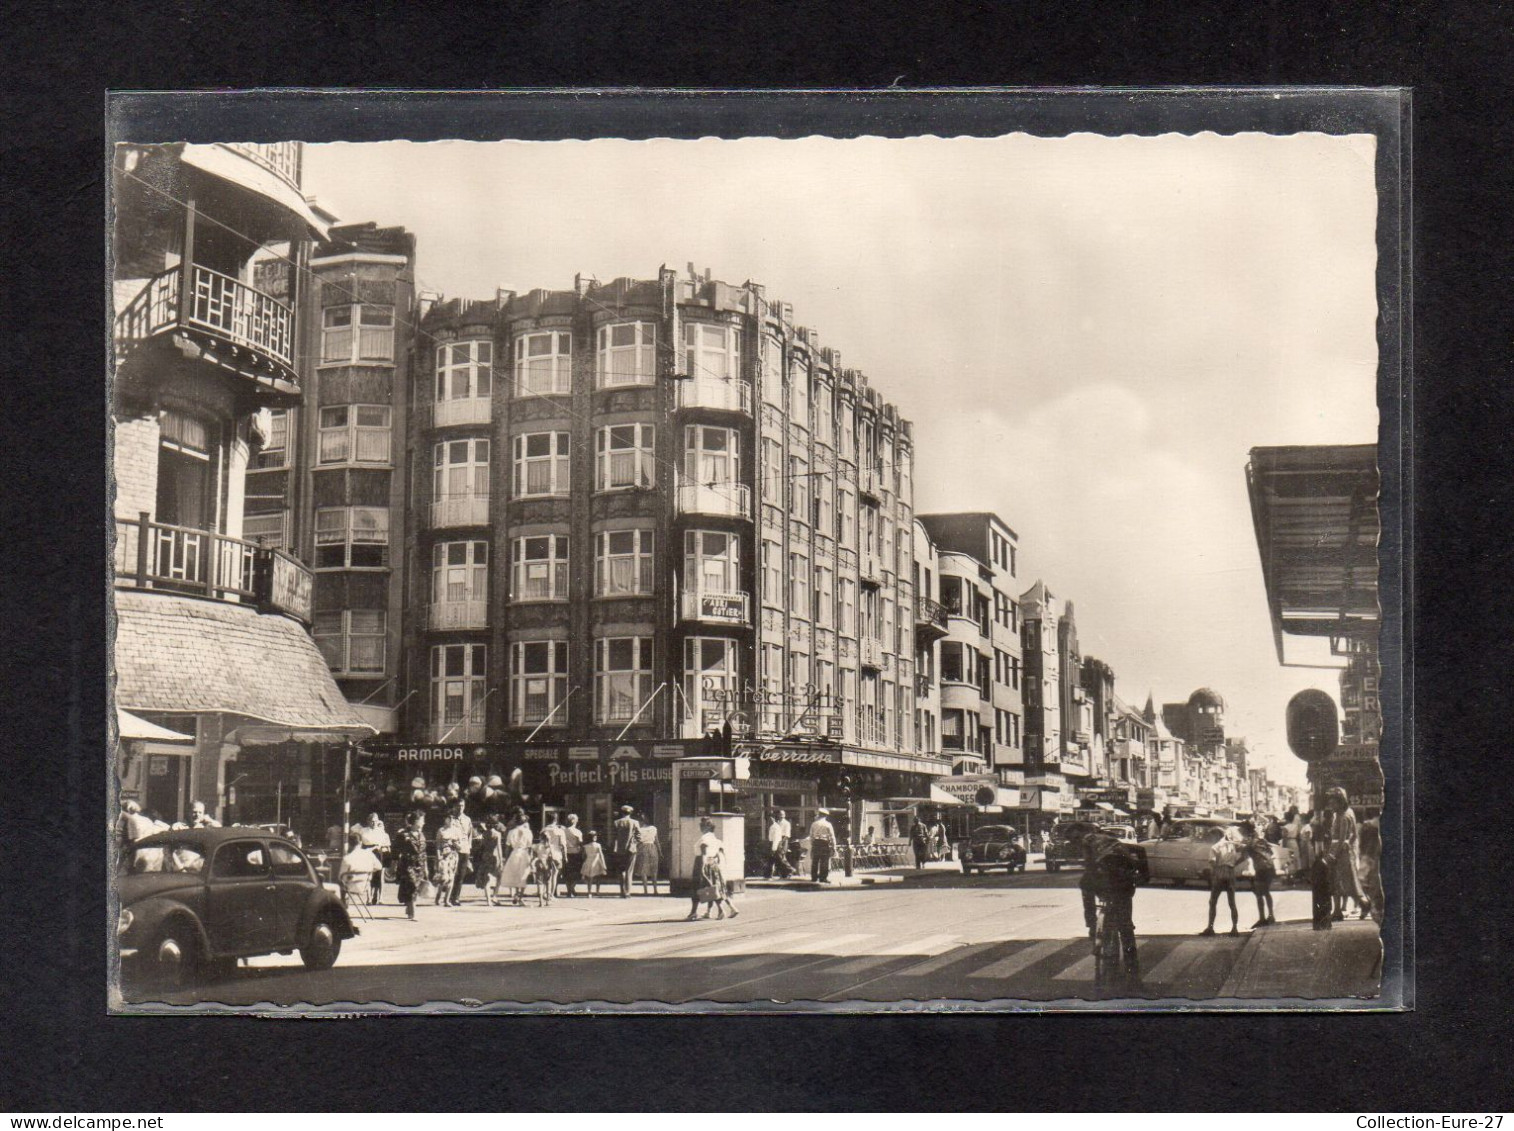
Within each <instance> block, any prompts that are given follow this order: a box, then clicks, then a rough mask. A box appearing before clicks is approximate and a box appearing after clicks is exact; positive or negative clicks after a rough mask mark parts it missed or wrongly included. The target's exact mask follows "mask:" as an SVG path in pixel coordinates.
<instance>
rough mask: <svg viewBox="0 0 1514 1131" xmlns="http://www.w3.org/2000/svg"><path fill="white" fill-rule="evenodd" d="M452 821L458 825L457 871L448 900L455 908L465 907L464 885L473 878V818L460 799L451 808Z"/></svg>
mask: <svg viewBox="0 0 1514 1131" xmlns="http://www.w3.org/2000/svg"><path fill="white" fill-rule="evenodd" d="M451 813H452V819H453V821H454V822H456V825H457V871H456V874H455V875H454V876H453V880H452V890H451V891H450V892H449V893H448V898H449V900H450V902H451V904H452V906H453V907H461V906H462V905H463V885H464V884H466V883H467V882H468V881H469V880H471V879H472V878H473V841H474V838H475V835H476V834H475V832H474V828H473V818H471V817H469V816H468V811H467V806H466V805H465V804H464V803H463V799H462V798H458V799H457V800H456V801H454V802H453V803H452V806H451Z"/></svg>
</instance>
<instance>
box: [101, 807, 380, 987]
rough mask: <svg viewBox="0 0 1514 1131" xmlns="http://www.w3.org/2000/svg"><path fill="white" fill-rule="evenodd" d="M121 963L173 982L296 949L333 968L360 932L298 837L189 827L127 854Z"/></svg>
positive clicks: (121, 883) (119, 887) (120, 876)
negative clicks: (296, 841)
mask: <svg viewBox="0 0 1514 1131" xmlns="http://www.w3.org/2000/svg"><path fill="white" fill-rule="evenodd" d="M116 891H117V894H118V895H119V896H120V901H121V915H120V919H119V921H118V923H117V928H116V933H117V939H118V941H119V943H120V946H121V960H122V963H123V965H126V964H130V965H134V966H145V969H144V971H143V972H144V973H146V974H149V975H153V976H155V977H156V978H157V979H159V980H164V981H167V982H168V983H170V984H172V985H181V986H182V985H189V984H192V983H193V982H195V981H196V980H198V979H200V978H202V977H216V976H224V975H226V974H228V973H230V972H231V970H232V969H233V968H234V967H235V966H236V961H237V959H239V958H249V957H252V956H254V955H261V954H293V953H294V952H295V951H299V952H300V959H301V961H303V962H304V963H305V966H306V967H307V968H308V969H311V970H325V969H329V968H330V967H331V966H332V965H333V964H334V963H335V962H336V960H337V956H338V955H340V954H341V952H342V942H343V940H345V939H350V938H352V937H353V936H354V935H356V934H357V928H356V927H354V926H353V924H352V920H351V919H350V918H349V917H348V915H347V911H346V908H345V907H343V905H342V897H341V894H340V892H339V891H337V890H336V889H335V888H334V886H328V885H325V884H323V883H322V882H321V881H320V880H319V879H318V878H317V877H316V874H315V872H314V870H313V869H312V868H311V866H310V861H309V860H308V859H307V858H306V856H305V854H304V853H303V852H301V851H300V850H299V849H298V848H297V847H295V846H294V845H293V844H292V843H290V842H289V841H287V840H285V839H284V838H283V837H279V836H275V835H272V834H270V833H267V832H265V831H263V830H261V829H249V828H235V827H233V828H223V829H182V830H177V831H173V832H163V833H156V834H154V835H153V836H149V837H146V838H144V839H142V840H140V841H138V842H137V843H136V844H134V845H132V846H131V847H130V848H127V849H125V850H124V851H123V852H122V854H121V859H120V865H119V868H118V870H117V878H116Z"/></svg>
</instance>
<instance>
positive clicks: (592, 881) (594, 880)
mask: <svg viewBox="0 0 1514 1131" xmlns="http://www.w3.org/2000/svg"><path fill="white" fill-rule="evenodd" d="M609 871H610V869H609V868H608V867H606V866H605V850H604V846H603V845H601V844H600V843H599V834H598V833H596V832H590V833H589V835H588V837H587V838H586V839H585V840H584V867H583V872H582V877H583V881H584V886H585V887H587V888H588V889H589V898H590V899H593V898H594V893H595V892H597V891H598V890H599V882H600V881H601V880H602V879H604V878H605V876H606V875H607V874H608V873H609Z"/></svg>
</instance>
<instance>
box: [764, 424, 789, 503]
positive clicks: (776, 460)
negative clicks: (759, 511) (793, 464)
mask: <svg viewBox="0 0 1514 1131" xmlns="http://www.w3.org/2000/svg"><path fill="white" fill-rule="evenodd" d="M762 477H763V478H762V493H763V494H764V495H766V496H767V498H768V499H769V500H770V501H771V502H773V503H774V504H781V503H782V502H783V484H784V474H783V442H782V441H781V440H774V439H773V438H771V437H767V438H765V439H764V440H763V441H762Z"/></svg>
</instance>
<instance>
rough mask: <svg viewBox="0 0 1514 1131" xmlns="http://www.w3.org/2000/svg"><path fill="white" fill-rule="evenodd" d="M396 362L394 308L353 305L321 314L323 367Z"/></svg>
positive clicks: (332, 307) (365, 304)
mask: <svg viewBox="0 0 1514 1131" xmlns="http://www.w3.org/2000/svg"><path fill="white" fill-rule="evenodd" d="M354 329H355V330H356V333H354V332H353V331H354ZM393 360H394V307H392V306H375V305H374V304H372V303H354V304H352V305H350V306H328V307H327V308H326V309H325V310H324V311H322V312H321V362H322V364H325V365H340V364H349V365H350V364H353V363H355V362H365V361H393Z"/></svg>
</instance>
